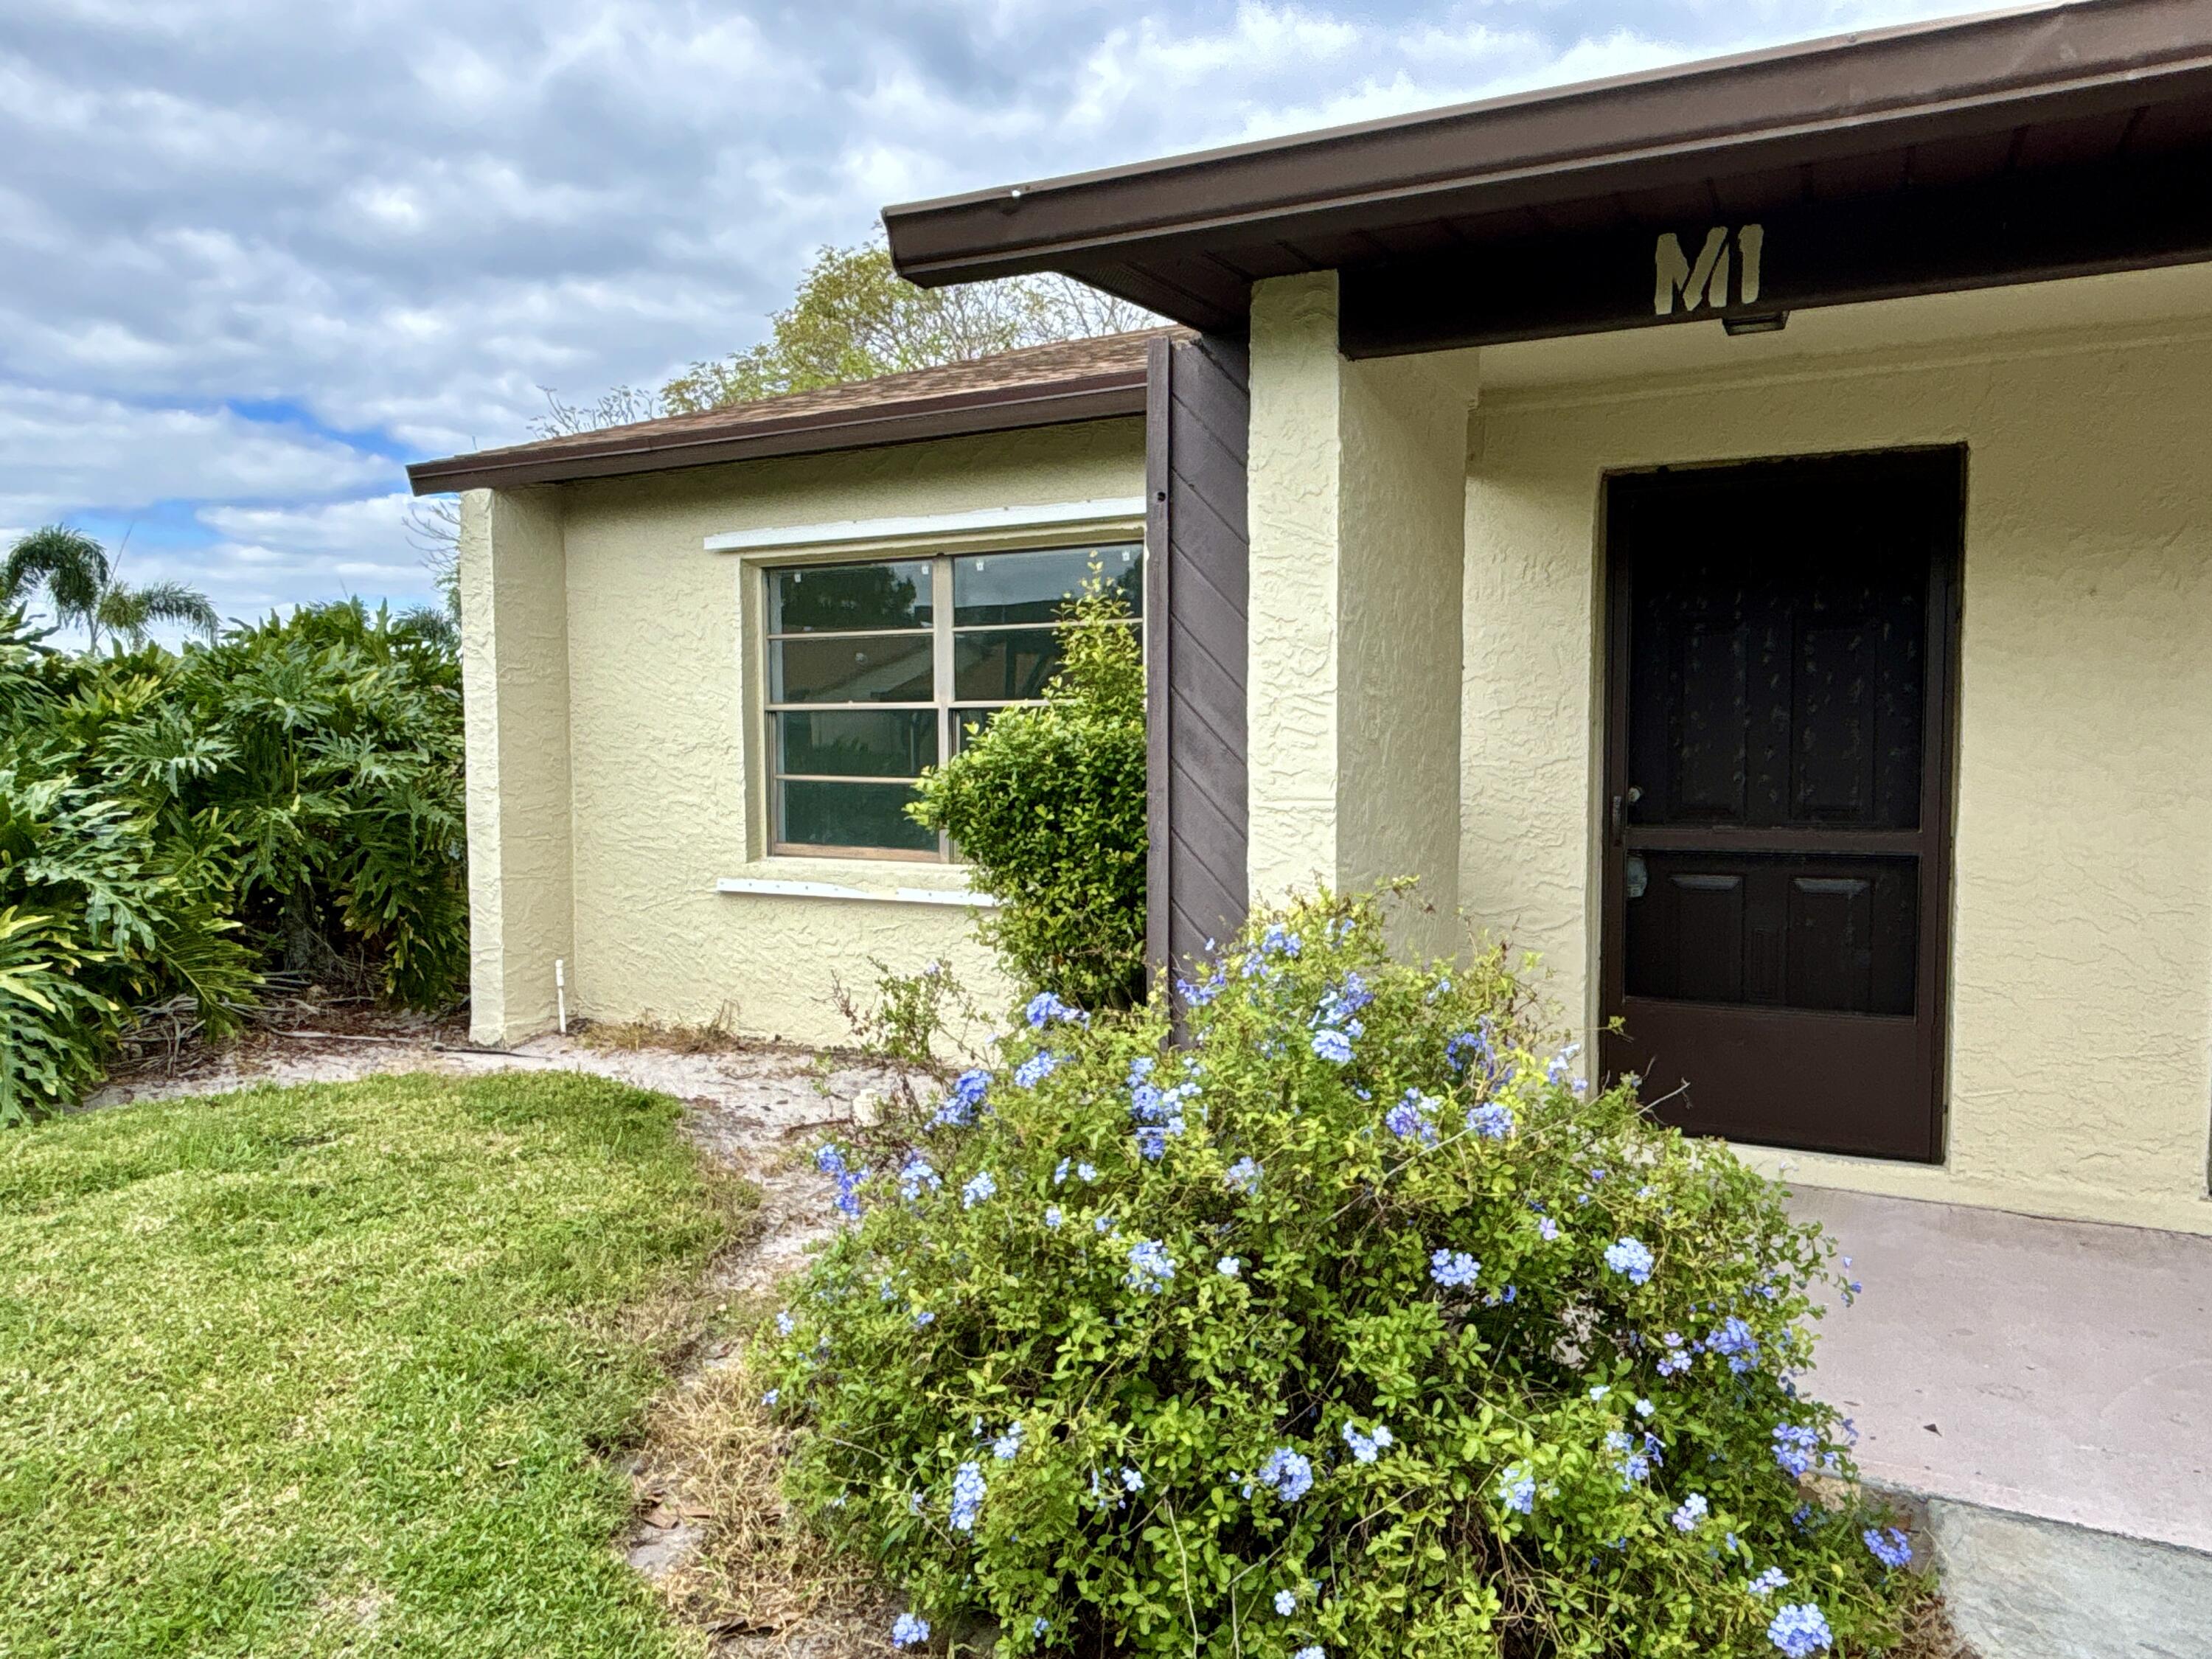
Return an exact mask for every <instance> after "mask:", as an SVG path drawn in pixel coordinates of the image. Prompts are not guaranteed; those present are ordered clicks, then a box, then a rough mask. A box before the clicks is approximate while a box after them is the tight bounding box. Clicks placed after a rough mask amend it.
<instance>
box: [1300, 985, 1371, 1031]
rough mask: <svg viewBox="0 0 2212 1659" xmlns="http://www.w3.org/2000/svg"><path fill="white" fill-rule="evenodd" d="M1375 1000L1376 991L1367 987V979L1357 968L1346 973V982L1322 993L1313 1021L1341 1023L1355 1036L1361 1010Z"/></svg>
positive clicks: (1327, 1023)
mask: <svg viewBox="0 0 2212 1659" xmlns="http://www.w3.org/2000/svg"><path fill="white" fill-rule="evenodd" d="M1374 1000H1375V993H1374V992H1372V991H1370V990H1369V989H1368V988H1367V981H1365V980H1364V979H1362V978H1360V976H1359V975H1358V971H1357V970H1356V969H1355V970H1353V971H1352V972H1349V973H1346V975H1345V976H1344V983H1343V984H1341V985H1332V986H1330V987H1328V989H1327V990H1326V991H1323V992H1322V994H1321V1001H1320V1003H1319V1004H1318V1005H1316V1007H1315V1009H1314V1020H1313V1023H1314V1024H1316V1025H1341V1026H1342V1027H1343V1028H1344V1029H1345V1030H1347V1031H1350V1032H1351V1033H1352V1035H1353V1036H1358V1035H1359V1021H1358V1018H1357V1016H1358V1012H1359V1011H1360V1010H1361V1009H1362V1008H1364V1007H1365V1006H1367V1005H1368V1004H1369V1003H1370V1002H1372V1001H1374Z"/></svg>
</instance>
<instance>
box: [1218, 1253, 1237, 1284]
mask: <svg viewBox="0 0 2212 1659" xmlns="http://www.w3.org/2000/svg"><path fill="white" fill-rule="evenodd" d="M1213 1271H1214V1272H1216V1273H1219V1274H1220V1275H1221V1276H1222V1277H1223V1278H1224V1279H1234V1278H1236V1277H1237V1274H1238V1273H1243V1271H1244V1264H1243V1262H1241V1261H1238V1260H1237V1258H1236V1257H1235V1256H1233V1255H1225V1256H1223V1257H1222V1258H1221V1260H1220V1261H1217V1262H1215V1263H1214V1264H1213Z"/></svg>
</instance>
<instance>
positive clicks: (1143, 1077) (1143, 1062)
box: [1129, 1054, 1159, 1089]
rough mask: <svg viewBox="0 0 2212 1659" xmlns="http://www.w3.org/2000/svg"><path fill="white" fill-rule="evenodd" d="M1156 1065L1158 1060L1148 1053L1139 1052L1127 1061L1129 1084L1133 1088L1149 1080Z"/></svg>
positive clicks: (1156, 1068)
mask: <svg viewBox="0 0 2212 1659" xmlns="http://www.w3.org/2000/svg"><path fill="white" fill-rule="evenodd" d="M1158 1066H1159V1062H1158V1060H1154V1059H1153V1058H1152V1056H1151V1055H1150V1054H1139V1055H1138V1056H1137V1057H1136V1058H1135V1059H1134V1060H1131V1061H1130V1062H1129V1086H1130V1087H1131V1088H1132V1089H1133V1088H1135V1087H1136V1086H1137V1085H1139V1084H1140V1083H1143V1082H1146V1081H1147V1080H1149V1079H1151V1077H1152V1073H1154V1072H1155V1071H1156V1070H1158Z"/></svg>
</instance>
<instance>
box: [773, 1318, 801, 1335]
mask: <svg viewBox="0 0 2212 1659" xmlns="http://www.w3.org/2000/svg"><path fill="white" fill-rule="evenodd" d="M798 1328H799V1322H798V1321H797V1320H795V1319H793V1317H792V1316H790V1315H789V1314H787V1313H779V1314H777V1315H776V1316H775V1334H777V1335H778V1336H789V1335H790V1334H792V1332H793V1331H795V1330H797V1329H798Z"/></svg>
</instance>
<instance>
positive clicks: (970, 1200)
mask: <svg viewBox="0 0 2212 1659" xmlns="http://www.w3.org/2000/svg"><path fill="white" fill-rule="evenodd" d="M998 1191H999V1183H998V1182H996V1181H994V1180H993V1179H992V1178H991V1172H990V1171H989V1170H976V1171H975V1174H974V1175H972V1176H969V1179H968V1184H967V1185H966V1186H965V1187H963V1188H961V1189H960V1207H961V1208H962V1209H963V1210H972V1209H974V1208H975V1206H977V1205H978V1204H981V1203H983V1202H985V1201H986V1200H989V1199H992V1198H994V1197H996V1196H997V1194H998Z"/></svg>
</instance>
